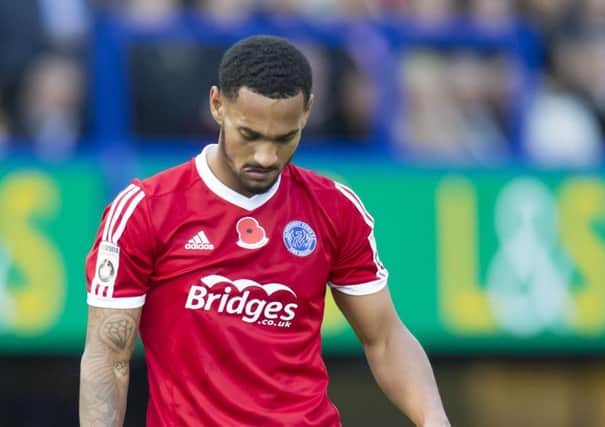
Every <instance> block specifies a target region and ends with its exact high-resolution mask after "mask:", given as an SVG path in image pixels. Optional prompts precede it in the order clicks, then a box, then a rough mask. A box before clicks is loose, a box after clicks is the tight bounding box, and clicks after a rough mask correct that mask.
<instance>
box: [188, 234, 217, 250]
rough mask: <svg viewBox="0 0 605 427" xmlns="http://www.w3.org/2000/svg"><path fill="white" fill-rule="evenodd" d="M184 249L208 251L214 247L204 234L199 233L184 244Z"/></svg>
mask: <svg viewBox="0 0 605 427" xmlns="http://www.w3.org/2000/svg"><path fill="white" fill-rule="evenodd" d="M185 249H190V250H202V251H210V250H212V249H214V245H213V244H212V243H210V240H208V238H207V237H206V233H204V232H203V231H199V232H198V233H197V234H196V235H195V236H193V237H192V238H191V239H189V241H188V242H187V243H186V244H185Z"/></svg>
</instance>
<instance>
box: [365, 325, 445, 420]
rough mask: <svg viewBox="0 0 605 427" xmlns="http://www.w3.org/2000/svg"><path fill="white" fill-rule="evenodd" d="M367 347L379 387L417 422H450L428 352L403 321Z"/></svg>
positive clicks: (367, 354) (369, 361)
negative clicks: (380, 339) (381, 340)
mask: <svg viewBox="0 0 605 427" xmlns="http://www.w3.org/2000/svg"><path fill="white" fill-rule="evenodd" d="M365 351H366V356H367V358H368V363H369V365H370V369H371V370H372V373H373V375H374V377H375V379H376V381H377V383H378V385H379V386H380V388H381V389H382V390H383V391H384V393H385V394H386V395H387V397H388V398H389V399H390V400H391V401H392V402H393V403H394V404H395V405H396V406H397V407H398V408H400V409H401V410H402V411H403V412H405V413H406V414H407V415H408V416H409V417H410V419H411V420H412V421H413V422H414V423H415V424H416V425H417V426H431V427H432V426H439V427H441V426H443V427H445V426H449V422H448V421H447V416H446V414H445V411H444V410H443V405H442V402H441V398H440V396H439V391H438V389H437V385H436V382H435V377H434V375H433V371H432V368H431V365H430V362H429V360H428V358H427V356H426V353H425V352H424V350H423V349H422V347H421V345H420V343H419V342H418V341H417V340H416V338H414V337H413V336H412V334H411V333H410V332H409V331H408V330H407V329H406V328H405V327H404V326H403V325H402V324H401V323H400V322H396V326H395V327H393V328H392V329H391V331H390V332H389V334H388V335H387V338H386V339H385V340H384V341H383V342H377V343H373V344H372V345H367V346H366V347H365Z"/></svg>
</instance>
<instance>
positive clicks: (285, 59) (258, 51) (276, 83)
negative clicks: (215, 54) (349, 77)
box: [218, 35, 313, 105]
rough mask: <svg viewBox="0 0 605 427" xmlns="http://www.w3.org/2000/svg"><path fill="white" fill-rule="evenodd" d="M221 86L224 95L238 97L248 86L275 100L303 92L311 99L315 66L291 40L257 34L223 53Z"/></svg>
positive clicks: (219, 74)
mask: <svg viewBox="0 0 605 427" xmlns="http://www.w3.org/2000/svg"><path fill="white" fill-rule="evenodd" d="M218 77H219V86H220V89H221V92H222V93H223V95H224V96H226V97H227V98H229V99H237V95H238V93H239V90H240V88H242V87H246V88H248V89H250V90H251V91H253V92H256V93H258V94H259V95H263V96H266V97H268V98H272V99H283V98H290V97H292V96H296V95H297V94H298V93H299V92H301V91H302V93H303V96H304V99H305V105H306V104H307V102H308V101H309V97H310V94H311V86H312V83H313V80H312V77H311V66H310V65H309V61H307V58H305V56H304V55H303V54H302V52H301V51H300V50H298V49H297V48H296V47H294V46H293V45H292V44H291V43H290V42H288V40H286V39H284V38H281V37H275V36H268V35H256V36H252V37H248V38H246V39H243V40H240V41H239V42H237V43H236V44H234V45H233V46H231V47H230V48H229V49H228V50H227V51H226V52H225V54H224V55H223V59H222V60H221V64H220V66H219V73H218Z"/></svg>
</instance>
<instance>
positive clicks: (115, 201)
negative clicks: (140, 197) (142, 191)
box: [103, 184, 136, 241]
mask: <svg viewBox="0 0 605 427" xmlns="http://www.w3.org/2000/svg"><path fill="white" fill-rule="evenodd" d="M134 187H136V186H135V185H134V184H130V185H129V186H128V187H126V188H125V189H124V190H122V191H121V192H120V193H119V194H118V195H117V196H116V198H115V199H113V202H112V203H111V208H109V213H108V214H107V218H105V228H103V240H104V241H107V240H108V239H109V224H110V222H111V219H112V218H113V214H114V212H115V210H116V206H117V205H118V204H119V203H120V199H121V198H122V197H123V196H124V194H126V193H128V192H129V191H130V190H132V189H133V188H134Z"/></svg>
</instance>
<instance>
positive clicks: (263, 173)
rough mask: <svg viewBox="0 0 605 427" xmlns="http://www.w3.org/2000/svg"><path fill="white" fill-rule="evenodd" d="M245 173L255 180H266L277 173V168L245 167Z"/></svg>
mask: <svg viewBox="0 0 605 427" xmlns="http://www.w3.org/2000/svg"><path fill="white" fill-rule="evenodd" d="M243 173H244V175H246V176H247V177H248V178H250V179H252V180H254V181H266V180H267V179H269V178H271V177H273V176H274V175H275V169H264V168H255V167H244V168H243Z"/></svg>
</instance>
